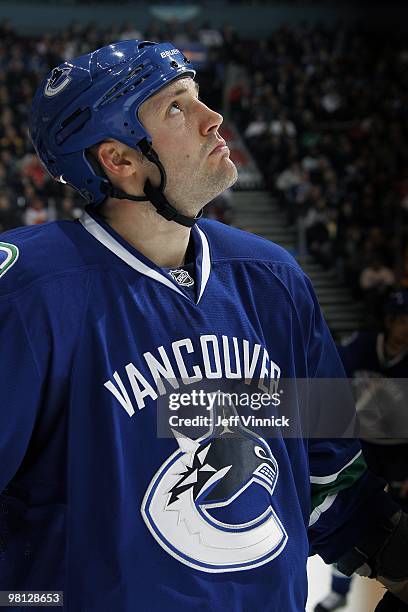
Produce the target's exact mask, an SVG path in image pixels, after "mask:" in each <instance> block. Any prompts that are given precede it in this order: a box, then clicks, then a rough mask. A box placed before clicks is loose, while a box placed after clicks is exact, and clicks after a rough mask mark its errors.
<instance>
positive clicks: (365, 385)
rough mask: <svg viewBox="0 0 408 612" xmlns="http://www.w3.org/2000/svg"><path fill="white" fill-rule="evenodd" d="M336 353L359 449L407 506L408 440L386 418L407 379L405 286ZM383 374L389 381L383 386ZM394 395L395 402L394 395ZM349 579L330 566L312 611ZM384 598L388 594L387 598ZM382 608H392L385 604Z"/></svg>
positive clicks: (402, 404)
mask: <svg viewBox="0 0 408 612" xmlns="http://www.w3.org/2000/svg"><path fill="white" fill-rule="evenodd" d="M339 353H340V356H341V359H342V362H343V365H344V367H345V370H346V373H347V376H348V377H349V378H352V379H354V387H355V395H356V399H357V408H358V410H359V416H360V423H361V430H362V435H363V436H364V438H366V439H365V440H364V441H363V451H364V456H365V459H366V461H367V463H368V465H369V467H370V468H371V469H372V470H373V472H374V473H376V474H377V475H378V476H381V477H382V478H384V479H385V480H386V481H387V482H388V484H389V487H390V490H391V493H392V494H393V496H394V498H395V499H396V500H397V501H398V502H399V503H400V504H401V506H402V507H404V509H405V510H406V509H407V508H408V440H404V439H403V438H402V439H401V435H399V432H398V431H395V430H394V432H393V431H387V429H389V423H390V422H391V425H393V424H397V423H398V422H399V421H401V419H399V418H398V414H394V415H393V414H392V412H393V411H394V412H396V413H397V412H398V411H406V405H407V399H408V398H407V391H408V386H407V382H406V381H407V380H408V291H407V290H406V289H399V290H395V291H393V292H392V293H391V294H390V296H389V298H388V299H387V302H386V304H385V313H384V330H381V331H378V332H375V331H372V332H368V331H365V332H358V333H355V334H353V335H352V336H350V337H349V338H346V339H345V340H344V341H343V343H342V344H341V345H340V346H339ZM386 379H388V380H389V384H388V385H385V384H384V383H385V382H386ZM395 397H396V398H397V401H395V399H394V398H395ZM349 589H350V579H348V578H345V577H344V575H342V574H341V573H340V572H338V571H336V570H333V577H332V589H331V593H329V594H328V596H327V597H326V598H325V599H324V600H323V601H322V602H321V603H320V604H318V605H317V607H316V612H329V611H332V610H337V609H339V608H341V607H343V606H344V605H345V604H346V599H347V595H348V592H349ZM387 599H389V596H388V597H387ZM388 606H389V607H388V608H385V604H384V603H383V607H382V608H381V609H382V610H384V611H385V610H386V609H389V610H392V609H393V608H392V607H391V603H388Z"/></svg>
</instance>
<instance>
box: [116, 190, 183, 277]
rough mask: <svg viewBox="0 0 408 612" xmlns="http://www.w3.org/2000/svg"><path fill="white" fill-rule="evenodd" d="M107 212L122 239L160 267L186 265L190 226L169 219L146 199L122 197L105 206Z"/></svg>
mask: <svg viewBox="0 0 408 612" xmlns="http://www.w3.org/2000/svg"><path fill="white" fill-rule="evenodd" d="M104 215H105V220H106V221H107V223H108V224H109V225H110V226H111V227H112V228H113V229H114V230H115V231H116V232H117V233H118V234H119V235H120V236H122V238H124V239H125V240H126V241H127V242H129V244H131V245H132V246H133V247H135V248H136V249H137V250H138V251H140V253H142V254H143V255H144V256H145V257H147V258H148V259H150V260H151V261H152V262H153V263H155V264H156V265H157V266H159V267H161V268H173V267H177V266H181V265H183V263H184V258H185V255H186V251H187V246H188V242H189V238H190V231H191V230H190V228H188V227H184V226H182V225H179V224H177V223H175V222H174V221H167V220H166V219H164V218H163V217H161V216H160V215H159V214H158V213H157V212H156V211H155V210H154V209H153V207H152V206H151V204H149V203H146V202H129V201H128V200H122V201H121V202H120V203H119V204H116V203H115V204H110V205H108V206H106V207H104Z"/></svg>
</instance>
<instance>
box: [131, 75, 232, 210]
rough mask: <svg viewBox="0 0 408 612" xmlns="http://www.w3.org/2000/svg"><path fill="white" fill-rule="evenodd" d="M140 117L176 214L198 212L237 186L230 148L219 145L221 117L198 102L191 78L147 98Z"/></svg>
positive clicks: (221, 140) (140, 110)
mask: <svg viewBox="0 0 408 612" xmlns="http://www.w3.org/2000/svg"><path fill="white" fill-rule="evenodd" d="M139 119H140V121H141V122H142V124H143V126H144V127H145V128H146V130H147V132H148V133H149V134H150V135H151V137H152V144H153V148H154V149H155V151H156V153H157V154H158V156H159V158H160V161H161V162H162V164H163V166H164V168H165V170H166V174H167V187H166V190H165V193H166V196H167V197H168V199H169V201H170V202H172V203H174V205H175V206H176V207H177V209H178V210H179V211H180V212H182V213H184V214H187V215H190V216H191V215H195V214H197V212H198V211H199V210H200V208H202V206H204V205H205V204H207V203H208V202H209V201H210V200H212V199H213V198H214V197H215V196H217V195H219V194H220V193H221V192H222V191H224V190H225V189H227V188H228V187H230V186H231V185H232V184H233V183H235V181H236V179H237V176H238V174H237V169H236V167H235V165H234V163H233V162H232V161H231V160H230V158H229V149H228V147H226V146H220V145H223V143H224V141H223V139H222V138H221V136H220V135H219V133H218V129H219V127H220V125H221V123H222V120H223V119H222V116H221V115H220V114H218V113H216V112H215V111H212V110H211V109H209V108H208V107H207V106H206V105H205V104H203V102H201V101H200V100H199V99H198V87H197V84H196V83H195V81H193V79H191V78H190V77H184V78H181V79H178V80H176V81H173V82H172V83H170V85H168V86H167V87H165V88H163V89H162V90H160V91H159V92H158V93H157V94H155V95H154V96H152V97H151V98H149V99H148V100H146V102H144V103H143V104H142V106H141V107H140V109H139ZM216 147H218V148H217V149H216V150H214V149H215V148H216ZM150 178H151V177H150Z"/></svg>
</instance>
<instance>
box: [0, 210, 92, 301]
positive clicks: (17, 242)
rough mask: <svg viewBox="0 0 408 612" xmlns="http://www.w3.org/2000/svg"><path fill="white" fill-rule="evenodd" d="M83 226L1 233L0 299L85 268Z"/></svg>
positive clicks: (67, 223)
mask: <svg viewBox="0 0 408 612" xmlns="http://www.w3.org/2000/svg"><path fill="white" fill-rule="evenodd" d="M81 235H82V232H81V229H80V225H79V223H77V222H75V221H54V222H51V223H44V224H42V225H35V226H27V227H19V228H16V229H13V230H10V231H7V232H4V233H2V234H0V296H4V295H9V294H12V293H15V292H18V291H19V290H22V289H25V288H26V287H27V286H29V285H30V284H31V283H32V282H34V281H36V280H38V279H42V278H48V277H50V276H53V275H55V274H59V273H62V272H64V271H67V270H70V269H73V268H75V269H78V267H81V266H85V265H86V261H85V260H84V257H83V254H82V253H83V250H82V249H81V250H80V249H79V248H78V246H79V242H80V241H81V238H82V236H81Z"/></svg>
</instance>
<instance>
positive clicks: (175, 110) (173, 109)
mask: <svg viewBox="0 0 408 612" xmlns="http://www.w3.org/2000/svg"><path fill="white" fill-rule="evenodd" d="M179 112H181V107H180V105H179V103H178V102H172V103H171V105H170V108H169V115H178V114H179Z"/></svg>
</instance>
